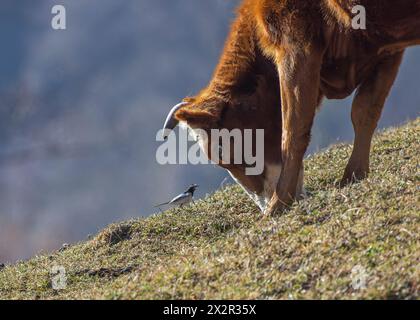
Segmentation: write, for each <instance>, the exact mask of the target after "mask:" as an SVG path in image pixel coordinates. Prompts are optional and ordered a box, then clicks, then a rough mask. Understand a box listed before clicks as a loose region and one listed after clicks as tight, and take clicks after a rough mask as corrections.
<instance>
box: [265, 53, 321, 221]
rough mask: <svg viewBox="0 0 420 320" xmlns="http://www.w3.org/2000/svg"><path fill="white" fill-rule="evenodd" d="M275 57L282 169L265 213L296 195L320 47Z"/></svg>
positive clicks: (314, 103) (280, 207)
mask: <svg viewBox="0 0 420 320" xmlns="http://www.w3.org/2000/svg"><path fill="white" fill-rule="evenodd" d="M277 60H278V69H279V75H280V86H281V102H282V106H281V108H282V126H283V128H282V145H281V154H282V172H281V175H280V179H279V181H278V184H277V190H276V192H274V195H273V197H272V199H271V201H270V203H269V205H268V207H267V209H266V212H265V213H266V214H268V215H273V214H275V213H276V212H281V211H283V210H284V209H285V208H287V207H288V206H289V205H290V204H291V203H292V202H293V201H294V200H295V198H296V187H297V184H298V179H299V173H300V170H301V168H302V161H303V157H304V154H305V152H306V149H307V147H308V144H309V140H310V135H311V128H312V123H313V119H314V116H315V110H316V107H317V104H318V101H319V82H320V70H321V61H322V51H321V50H320V49H318V48H309V49H308V47H307V48H306V50H305V52H304V53H299V54H296V53H286V54H283V55H282V57H281V58H279V59H277Z"/></svg>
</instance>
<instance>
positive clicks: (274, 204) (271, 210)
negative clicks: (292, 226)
mask: <svg viewBox="0 0 420 320" xmlns="http://www.w3.org/2000/svg"><path fill="white" fill-rule="evenodd" d="M287 209H289V205H287V204H286V203H285V202H283V201H281V200H280V199H278V198H277V197H273V199H271V201H270V203H269V204H268V206H267V208H266V209H265V211H264V216H266V217H274V216H278V215H281V214H282V213H284V212H285V211H286V210H287Z"/></svg>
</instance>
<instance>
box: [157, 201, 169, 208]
mask: <svg viewBox="0 0 420 320" xmlns="http://www.w3.org/2000/svg"><path fill="white" fill-rule="evenodd" d="M167 204H169V201H168V202H165V203H161V204H158V205H156V206H154V207H153V208H158V207H161V206H164V205H167Z"/></svg>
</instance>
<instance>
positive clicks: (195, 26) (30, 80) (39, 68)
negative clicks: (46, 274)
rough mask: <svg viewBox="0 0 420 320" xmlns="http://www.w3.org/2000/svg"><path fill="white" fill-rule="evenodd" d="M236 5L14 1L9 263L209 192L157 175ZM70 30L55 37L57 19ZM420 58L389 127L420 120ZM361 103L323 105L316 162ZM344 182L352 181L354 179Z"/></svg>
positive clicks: (8, 55)
mask: <svg viewBox="0 0 420 320" xmlns="http://www.w3.org/2000/svg"><path fill="white" fill-rule="evenodd" d="M237 3H238V1H232V0H230V1H229V0H207V1H196V0H177V1H171V0H125V1H118V0H60V1H48V0H42V1H32V0H2V1H1V4H0V36H1V39H2V45H1V50H0V143H1V148H0V263H11V262H14V261H16V260H17V259H26V258H29V257H30V256H31V255H34V254H36V253H39V252H40V251H44V252H45V251H50V250H53V249H57V248H59V247H60V246H61V245H62V244H63V243H72V242H76V241H81V240H84V239H86V237H87V236H88V234H94V233H96V232H97V231H99V230H100V229H101V228H103V227H104V226H106V225H108V224H109V223H112V222H115V221H120V220H124V219H128V218H132V217H141V216H147V215H150V214H152V213H154V212H156V210H155V209H153V205H155V204H157V203H160V202H163V201H166V200H168V199H169V198H171V197H172V196H173V195H175V194H178V193H179V192H181V191H183V190H184V189H185V187H186V186H188V185H189V184H190V183H198V184H199V185H200V190H199V192H198V197H203V196H205V195H206V193H210V192H212V191H214V190H216V189H217V188H218V187H219V186H220V183H221V182H222V181H223V180H224V178H225V177H227V174H226V173H225V172H224V171H222V170H220V169H217V168H215V167H213V166H197V167H194V166H190V165H188V166H187V165H185V166H159V165H158V164H157V163H156V160H155V153H156V148H157V147H158V145H159V144H158V143H157V142H156V141H155V137H156V132H157V130H158V129H160V128H161V126H162V124H163V121H164V119H165V117H166V114H167V112H168V110H169V109H170V108H171V107H172V106H173V105H174V104H176V103H178V102H179V101H180V100H181V99H182V98H183V97H184V96H186V95H191V94H194V93H196V92H197V91H199V90H200V89H201V88H202V87H203V86H205V85H206V84H207V82H208V80H209V79H210V77H211V74H212V72H213V69H214V67H215V64H216V63H217V60H218V57H219V54H220V52H221V50H222V47H223V44H224V40H225V38H226V35H227V32H228V28H229V24H230V22H231V21H232V19H233V17H234V8H235V6H236V5H237ZM56 4H62V5H64V6H65V7H66V10H67V30H64V31H57V30H53V29H52V28H51V19H52V14H51V8H52V6H53V5H56ZM419 74H420V49H410V50H408V52H407V54H406V57H405V61H404V64H403V66H402V68H401V72H400V74H399V77H398V80H397V82H396V85H395V86H394V88H393V91H392V95H391V97H390V98H389V99H388V102H387V106H386V109H385V112H384V116H383V117H382V120H381V124H380V125H381V127H388V126H392V125H398V124H401V123H403V122H405V121H406V120H408V119H411V118H415V117H417V116H418V114H419V105H420V90H419V81H418V79H419ZM350 101H351V100H350V99H347V100H343V101H325V102H324V107H323V109H322V111H321V112H320V113H319V114H318V116H317V118H316V123H315V127H314V131H313V134H314V136H313V140H312V144H311V147H310V151H309V152H310V153H313V152H316V151H319V150H320V149H322V148H325V147H327V146H328V145H330V144H332V143H336V142H337V141H351V139H352V137H353V131H352V127H351V122H350V116H349V114H350ZM343 169H344V168H343Z"/></svg>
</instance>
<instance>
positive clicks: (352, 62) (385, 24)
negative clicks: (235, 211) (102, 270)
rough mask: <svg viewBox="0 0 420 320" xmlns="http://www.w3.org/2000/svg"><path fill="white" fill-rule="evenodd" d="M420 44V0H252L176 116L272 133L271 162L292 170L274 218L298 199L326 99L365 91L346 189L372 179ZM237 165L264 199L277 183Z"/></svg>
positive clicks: (355, 112) (285, 172)
mask: <svg viewBox="0 0 420 320" xmlns="http://www.w3.org/2000/svg"><path fill="white" fill-rule="evenodd" d="M356 4H360V5H363V6H365V8H366V11H367V22H368V24H367V30H353V29H351V28H350V26H351V19H352V13H351V8H352V7H353V6H354V5H356ZM416 44H420V0H402V1H398V4H397V3H396V2H395V1H393V0H360V1H356V0H318V1H316V0H311V1H308V0H245V1H244V2H243V4H242V5H241V6H240V8H239V10H238V17H237V19H236V21H235V22H234V24H233V25H232V28H231V32H230V35H229V37H228V40H227V42H226V46H225V49H224V51H223V54H222V56H221V59H220V62H219V64H218V66H217V68H216V71H215V74H214V76H213V78H212V80H211V82H210V84H209V86H208V87H207V88H205V89H204V90H203V91H202V92H200V93H199V94H198V95H197V96H196V97H193V98H188V99H186V100H185V101H187V102H189V104H188V105H187V106H185V107H184V108H182V109H181V110H179V111H178V112H177V113H176V117H177V118H178V119H179V120H181V121H186V122H188V124H189V125H190V126H191V127H195V128H203V129H211V128H228V129H233V128H240V129H245V128H253V129H257V128H262V129H265V130H266V135H265V136H266V138H265V143H266V144H265V149H266V153H265V154H266V162H271V163H273V162H275V163H280V162H281V163H282V166H283V169H282V172H281V176H280V179H279V181H278V185H277V190H276V191H275V192H274V194H273V197H272V200H271V203H270V206H269V208H267V213H269V214H272V213H274V212H276V211H277V210H279V209H282V208H284V207H286V206H287V205H289V204H290V203H291V202H292V201H293V199H294V198H295V196H296V194H295V192H296V186H297V181H298V175H299V170H300V168H301V166H302V159H303V155H304V153H305V151H306V148H307V146H308V143H309V139H310V131H311V126H312V122H313V118H314V115H315V111H316V107H317V106H318V105H319V103H320V101H321V99H322V97H323V96H327V97H328V98H344V97H347V96H348V95H350V94H351V93H352V92H353V91H354V90H356V89H357V94H356V97H355V99H354V102H353V109H352V121H353V125H354V129H355V143H354V150H353V154H352V156H351V158H350V161H349V163H348V165H347V168H346V170H345V174H344V177H343V179H342V184H346V183H348V182H351V181H353V180H354V179H362V178H364V177H366V176H367V174H368V172H369V153H370V143H371V139H372V135H373V132H374V130H375V128H376V125H377V122H378V120H379V117H380V114H381V111H382V108H383V105H384V103H385V99H386V97H387V95H388V93H389V91H390V89H391V87H392V84H393V82H394V79H395V77H396V75H397V72H398V67H399V65H400V63H401V59H402V55H403V52H404V49H405V48H406V47H407V46H410V45H416ZM279 79H280V81H279ZM279 89H280V90H279ZM280 98H281V108H280ZM228 169H229V170H230V171H231V172H232V173H233V174H234V175H235V176H236V177H237V178H238V179H239V180H240V181H241V182H242V184H244V185H245V186H246V187H247V188H248V189H250V190H252V191H254V192H257V193H258V192H260V191H261V186H262V184H263V181H264V179H265V178H267V177H265V176H264V174H263V175H261V176H259V177H246V176H245V175H244V168H243V167H242V166H230V167H228Z"/></svg>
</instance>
